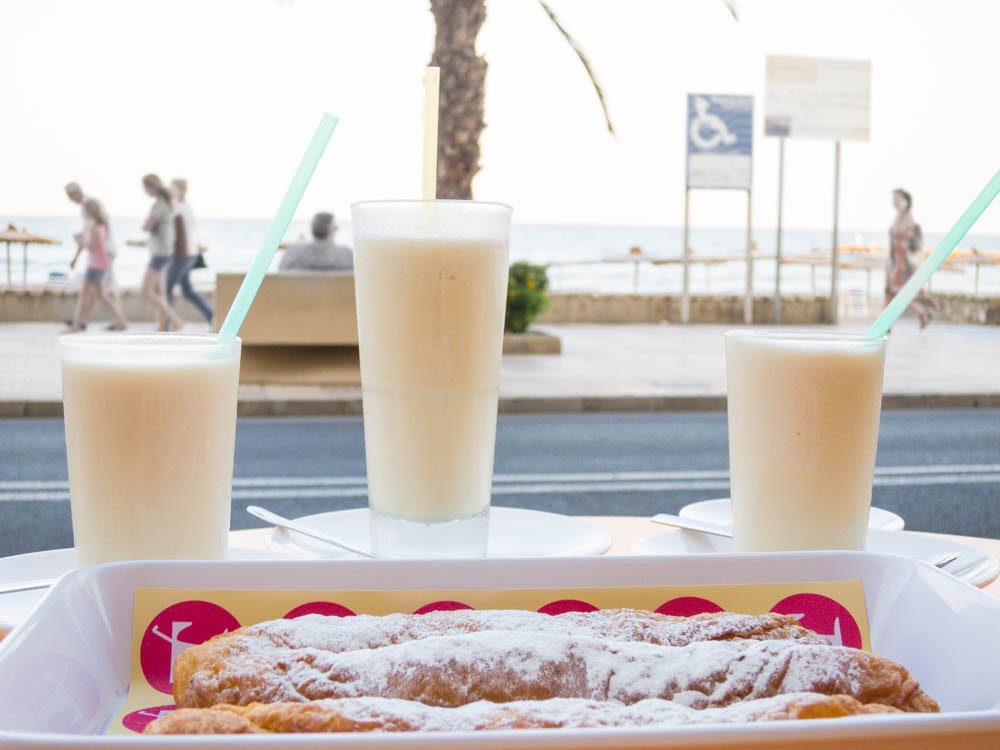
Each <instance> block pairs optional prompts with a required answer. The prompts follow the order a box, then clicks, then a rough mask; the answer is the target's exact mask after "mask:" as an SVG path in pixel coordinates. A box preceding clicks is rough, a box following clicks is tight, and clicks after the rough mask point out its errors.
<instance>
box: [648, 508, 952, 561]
mask: <svg viewBox="0 0 1000 750" xmlns="http://www.w3.org/2000/svg"><path fill="white" fill-rule="evenodd" d="M650 520H651V521H652V522H653V523H662V524H664V525H665V526H676V527H677V528H679V529H690V530H691V531H700V532H701V533H703V534H712V535H714V536H724V537H726V538H728V539H732V538H733V530H732V529H731V528H729V527H728V526H720V525H719V524H717V523H710V522H708V521H698V520H695V519H693V518H684V517H683V516H675V515H673V514H671V513H658V514H657V515H655V516H653V517H652V518H651V519H650ZM961 556H962V553H961V552H946V553H945V554H943V555H940V556H938V557H935V558H931V559H929V560H925V562H929V563H930V564H931V565H933V566H934V567H935V568H944V567H945V566H947V565H950V564H951V563H953V562H955V560H957V559H958V558H959V557H961ZM920 559H922V560H923V559H924V558H920Z"/></svg>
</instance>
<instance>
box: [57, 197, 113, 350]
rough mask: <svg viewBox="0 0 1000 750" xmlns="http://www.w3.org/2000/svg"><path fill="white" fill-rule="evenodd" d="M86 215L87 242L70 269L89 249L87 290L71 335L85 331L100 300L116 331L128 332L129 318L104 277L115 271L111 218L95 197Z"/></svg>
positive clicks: (86, 203) (88, 201) (86, 204)
mask: <svg viewBox="0 0 1000 750" xmlns="http://www.w3.org/2000/svg"><path fill="white" fill-rule="evenodd" d="M83 215H84V217H85V218H86V221H87V226H86V229H85V230H84V233H83V242H81V243H80V245H79V246H78V247H77V250H76V255H75V256H74V257H73V260H72V261H71V262H70V264H69V267H70V268H74V267H75V266H76V262H77V260H79V258H80V254H81V253H82V252H83V251H84V250H86V251H87V269H86V271H85V272H84V276H83V287H82V288H81V289H80V297H79V299H78V300H77V303H76V311H75V312H74V313H73V323H72V325H70V327H69V329H68V331H67V332H68V333H76V332H78V331H82V330H83V328H84V326H86V324H87V321H88V320H89V319H90V313H91V311H92V310H93V308H94V302H96V301H97V299H98V298H100V299H101V300H102V301H103V302H104V304H106V305H107V306H108V309H110V310H111V315H112V317H113V318H114V324H113V325H112V330H115V331H124V330H125V316H124V315H123V314H122V310H121V306H120V305H119V303H118V300H117V298H115V297H113V296H112V295H111V294H110V293H109V292H108V288H107V286H106V285H105V284H104V277H105V276H107V274H108V270H109V269H110V268H111V259H110V258H109V257H108V215H107V213H105V211H104V207H103V206H102V205H101V204H100V202H99V201H97V200H95V199H94V198H87V199H86V200H84V202H83Z"/></svg>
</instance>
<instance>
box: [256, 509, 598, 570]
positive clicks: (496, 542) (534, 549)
mask: <svg viewBox="0 0 1000 750" xmlns="http://www.w3.org/2000/svg"><path fill="white" fill-rule="evenodd" d="M295 520H296V521H298V522H299V523H301V524H304V525H306V526H309V527H311V528H313V529H316V530H317V531H322V532H325V533H327V534H329V535H330V536H333V537H336V538H337V539H339V540H341V541H343V542H346V543H347V544H350V545H351V546H353V547H357V548H359V549H365V550H366V549H369V548H370V540H369V535H368V534H369V532H368V509H367V508H354V509H352V510H337V511H332V512H330V513H317V514H316V515H313V516H305V517H303V518H297V519H295ZM266 544H267V546H268V547H269V548H270V549H272V550H274V551H276V552H283V553H285V554H289V555H296V556H298V557H316V556H317V555H319V556H321V557H331V558H334V557H355V555H352V554H351V553H349V552H344V551H342V550H339V549H337V548H336V547H331V546H330V545H327V544H323V542H317V541H314V540H312V539H310V538H309V537H306V536H303V535H301V534H296V533H295V532H294V531H291V532H289V531H286V530H285V529H274V530H273V531H272V532H271V533H270V535H269V536H268V537H267V542H266ZM488 544H489V547H488V552H487V556H488V557H566V556H574V555H599V554H601V553H602V552H605V551H606V550H607V549H608V547H610V546H611V537H610V535H609V534H608V533H607V532H606V531H605V530H604V529H602V528H600V527H599V526H595V525H594V524H592V523H590V522H589V521H583V520H581V519H579V518H573V517H572V516H563V515H560V514H558V513H544V512H542V511H538V510H524V509H522V508H498V507H496V506H494V507H492V508H490V537H489V543H488Z"/></svg>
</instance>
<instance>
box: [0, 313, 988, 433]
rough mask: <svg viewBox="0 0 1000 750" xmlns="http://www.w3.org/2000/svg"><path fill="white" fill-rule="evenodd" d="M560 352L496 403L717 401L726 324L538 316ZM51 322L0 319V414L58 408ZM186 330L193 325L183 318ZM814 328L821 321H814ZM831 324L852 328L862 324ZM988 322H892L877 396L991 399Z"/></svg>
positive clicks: (297, 389)
mask: <svg viewBox="0 0 1000 750" xmlns="http://www.w3.org/2000/svg"><path fill="white" fill-rule="evenodd" d="M542 328H543V329H544V330H545V331H547V332H549V333H552V334H555V335H557V336H559V337H560V338H561V339H562V342H563V353H562V354H561V355H533V356H527V355H517V356H507V357H504V360H503V366H502V369H501V376H500V410H501V412H505V413H543V412H581V411H682V410H718V409H724V408H725V385H726V372H725V359H724V352H723V342H722V333H723V331H724V330H726V328H727V327H726V326H713V325H696V326H687V327H685V326H679V325H548V326H542ZM61 329H62V326H61V325H58V324H50V323H10V324H0V417H23V416H58V415H59V414H61V409H62V405H61V401H60V398H61V397H60V381H59V356H58V351H57V346H56V340H57V337H58V335H59V332H60V331H61ZM190 330H195V327H194V326H191V327H190ZM821 330H830V328H829V327H825V328H823V329H821ZM838 330H850V331H861V330H863V324H862V323H857V324H850V323H848V324H845V325H842V326H839V327H838ZM997 372H1000V327H989V326H972V325H949V324H944V323H941V324H932V325H931V326H930V327H929V328H927V329H926V330H924V331H920V330H918V329H917V327H916V324H915V323H914V322H911V321H903V322H902V323H900V324H897V326H896V328H895V329H894V331H893V333H892V336H891V338H890V341H889V349H888V354H887V359H886V373H885V394H886V398H885V402H884V403H885V406H886V407H887V408H898V407H971V406H1000V378H998V377H997ZM239 398H240V414H241V415H243V416H268V415H270V416H296V415H320V414H322V415H342V414H360V413H361V391H360V389H359V388H356V387H316V386H241V387H240V396H239Z"/></svg>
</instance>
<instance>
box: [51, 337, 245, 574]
mask: <svg viewBox="0 0 1000 750" xmlns="http://www.w3.org/2000/svg"><path fill="white" fill-rule="evenodd" d="M59 349H60V355H61V359H62V384H63V408H64V414H65V425H66V456H67V460H68V462H69V487H70V490H69V491H70V506H71V509H72V515H73V540H74V543H75V546H76V554H77V560H78V562H79V564H80V565H89V564H91V563H98V562H109V561H113V560H134V559H178V558H186V559H211V558H221V557H223V556H224V555H225V551H226V546H227V541H228V535H229V517H230V498H231V486H232V478H233V449H234V443H235V435H236V389H237V384H238V382H239V369H240V341H239V339H232V340H228V341H222V340H219V339H218V338H216V337H215V336H209V335H186V334H164V333H161V334H147V335H142V334H135V335H132V334H126V335H117V336H112V335H84V334H75V335H67V336H63V337H62V338H60V340H59Z"/></svg>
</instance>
